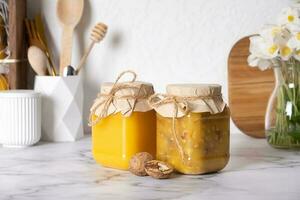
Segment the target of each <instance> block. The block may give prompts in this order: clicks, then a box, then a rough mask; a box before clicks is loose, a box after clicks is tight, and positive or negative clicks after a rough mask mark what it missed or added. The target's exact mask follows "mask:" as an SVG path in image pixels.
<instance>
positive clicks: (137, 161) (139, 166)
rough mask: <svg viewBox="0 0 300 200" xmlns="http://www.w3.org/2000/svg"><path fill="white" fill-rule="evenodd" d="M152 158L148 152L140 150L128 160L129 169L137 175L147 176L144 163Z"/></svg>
mask: <svg viewBox="0 0 300 200" xmlns="http://www.w3.org/2000/svg"><path fill="white" fill-rule="evenodd" d="M150 160H153V157H152V155H151V154H150V153H147V152H140V153H137V154H135V155H134V156H132V157H131V159H130V161H129V171H130V172H131V173H133V174H135V175H137V176H147V175H148V174H147V173H146V171H145V163H146V162H147V161H150Z"/></svg>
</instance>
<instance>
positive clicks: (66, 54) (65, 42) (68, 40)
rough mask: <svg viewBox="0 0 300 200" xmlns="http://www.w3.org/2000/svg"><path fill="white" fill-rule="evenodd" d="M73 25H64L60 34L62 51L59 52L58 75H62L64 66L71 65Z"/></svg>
mask: <svg viewBox="0 0 300 200" xmlns="http://www.w3.org/2000/svg"><path fill="white" fill-rule="evenodd" d="M73 30H74V28H73V27H68V26H64V28H63V35H62V41H61V44H62V52H61V54H60V65H59V71H60V75H61V76H62V75H63V71H64V68H65V67H67V66H68V65H71V60H72V41H73Z"/></svg>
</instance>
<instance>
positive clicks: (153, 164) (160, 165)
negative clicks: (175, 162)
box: [145, 160, 174, 179]
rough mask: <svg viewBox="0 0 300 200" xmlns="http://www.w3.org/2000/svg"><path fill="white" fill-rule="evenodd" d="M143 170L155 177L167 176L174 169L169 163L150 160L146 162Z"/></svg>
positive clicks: (164, 177)
mask: <svg viewBox="0 0 300 200" xmlns="http://www.w3.org/2000/svg"><path fill="white" fill-rule="evenodd" d="M145 170H146V172H147V174H148V175H150V176H151V177H153V178H157V179H166V178H169V177H170V176H171V174H172V173H173V171H174V170H173V167H172V166H171V165H169V164H168V163H165V162H162V161H159V160H151V161H148V162H146V164H145Z"/></svg>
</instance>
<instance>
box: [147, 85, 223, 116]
mask: <svg viewBox="0 0 300 200" xmlns="http://www.w3.org/2000/svg"><path fill="white" fill-rule="evenodd" d="M221 90H222V87H221V86H220V85H218V84H170V85H167V93H166V94H156V95H153V96H151V97H150V99H149V103H150V105H151V106H152V107H153V108H154V109H155V110H156V112H158V113H159V114H160V115H162V116H164V117H183V116H185V115H186V114H188V113H189V112H193V113H203V112H209V113H211V114H217V113H220V112H223V110H224V108H225V106H226V104H225V102H224V101H223V98H222V93H221Z"/></svg>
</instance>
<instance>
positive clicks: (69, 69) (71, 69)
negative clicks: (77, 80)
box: [63, 65, 76, 76]
mask: <svg viewBox="0 0 300 200" xmlns="http://www.w3.org/2000/svg"><path fill="white" fill-rule="evenodd" d="M75 72H76V71H75V69H74V67H72V66H71V65H69V66H68V67H65V68H64V72H63V76H74V75H76V73H75Z"/></svg>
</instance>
